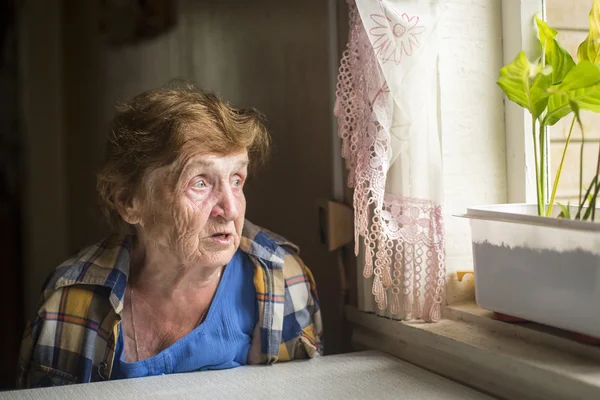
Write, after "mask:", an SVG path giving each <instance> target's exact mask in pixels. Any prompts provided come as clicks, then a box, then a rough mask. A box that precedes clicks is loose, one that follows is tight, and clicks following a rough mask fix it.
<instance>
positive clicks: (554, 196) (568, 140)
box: [546, 116, 600, 217]
mask: <svg viewBox="0 0 600 400" xmlns="http://www.w3.org/2000/svg"><path fill="white" fill-rule="evenodd" d="M574 126H575V116H573V121H571V128H570V129H569V135H568V136H567V141H566V142H565V148H564V149H563V153H562V156H561V158H560V164H558V169H557V170H556V176H555V177H554V184H553V185H552V194H551V195H550V203H549V204H548V211H546V216H547V217H550V216H551V215H552V207H553V206H554V199H555V198H556V191H557V190H558V182H559V180H560V174H561V173H562V168H563V164H564V162H565V156H566V155H567V148H568V147H569V143H570V142H571V135H572V134H573V127H574ZM599 157H600V155H599ZM598 161H599V162H600V158H599V159H598ZM580 196H581V194H580Z"/></svg>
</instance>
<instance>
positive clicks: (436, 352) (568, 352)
mask: <svg viewBox="0 0 600 400" xmlns="http://www.w3.org/2000/svg"><path fill="white" fill-rule="evenodd" d="M490 314H491V313H489V312H487V311H485V310H482V309H480V308H479V307H477V305H475V304H474V303H465V304H461V305H453V306H449V307H447V308H446V309H445V310H444V319H443V320H441V321H440V322H438V323H435V324H427V323H407V322H399V321H394V320H390V319H386V318H382V317H377V316H375V315H374V314H369V313H365V312H362V311H360V310H358V309H356V308H354V307H347V308H346V315H347V318H348V320H349V321H350V322H351V323H352V324H353V328H354V329H353V335H352V341H353V344H354V346H355V347H356V348H357V349H378V350H382V351H385V352H387V353H389V354H392V355H394V356H396V357H398V358H400V359H403V360H406V361H408V362H411V363H413V364H416V365H418V366H421V367H423V368H426V369H428V370H431V371H433V372H435V373H438V374H440V375H442V376H446V377H448V378H451V379H454V380H456V381H458V382H460V383H463V384H465V385H469V386H472V387H475V388H477V389H479V390H482V391H484V392H487V393H489V394H492V395H494V396H498V397H500V398H504V399H522V400H528V399H536V400H537V399H544V400H547V399H557V400H559V399H565V400H566V399H569V400H571V399H599V398H600V347H597V346H589V345H585V344H581V343H577V342H575V341H573V340H571V339H568V338H565V337H563V336H561V332H560V331H556V330H553V329H551V328H542V327H540V326H539V325H535V324H526V325H518V324H509V323H505V322H500V321H496V320H493V319H491V318H490Z"/></svg>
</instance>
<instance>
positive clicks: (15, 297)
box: [0, 0, 23, 390]
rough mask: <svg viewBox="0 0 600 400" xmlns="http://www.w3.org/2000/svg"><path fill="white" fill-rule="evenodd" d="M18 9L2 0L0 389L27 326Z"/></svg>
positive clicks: (11, 376) (6, 384)
mask: <svg viewBox="0 0 600 400" xmlns="http://www.w3.org/2000/svg"><path fill="white" fill-rule="evenodd" d="M15 21H16V9H15V3H14V2H13V1H11V0H4V1H2V2H0V260H1V261H0V265H1V271H2V279H0V304H2V314H3V315H2V319H3V320H4V324H3V327H2V329H0V343H2V356H0V390H1V389H8V388H11V387H13V384H14V381H15V371H16V360H17V352H18V348H19V344H20V335H21V332H22V330H23V318H22V315H23V310H22V297H23V294H22V285H21V271H22V259H21V247H22V246H21V230H20V226H21V218H20V216H21V209H20V198H19V193H20V187H21V182H20V175H21V174H20V173H19V172H20V170H21V154H22V152H21V148H22V143H21V136H20V134H19V110H18V103H19V102H18V100H19V99H18V54H17V34H16V31H17V30H16V24H15Z"/></svg>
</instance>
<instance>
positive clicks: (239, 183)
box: [233, 178, 242, 187]
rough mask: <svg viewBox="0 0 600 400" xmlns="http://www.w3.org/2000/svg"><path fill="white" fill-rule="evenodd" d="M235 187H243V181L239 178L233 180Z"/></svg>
mask: <svg viewBox="0 0 600 400" xmlns="http://www.w3.org/2000/svg"><path fill="white" fill-rule="evenodd" d="M233 186H234V187H240V186H242V180H241V179H239V178H238V179H234V180H233Z"/></svg>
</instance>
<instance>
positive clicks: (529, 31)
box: [502, 0, 549, 203]
mask: <svg viewBox="0 0 600 400" xmlns="http://www.w3.org/2000/svg"><path fill="white" fill-rule="evenodd" d="M545 5H546V4H545V1H544V0H502V53H503V62H504V65H506V64H508V63H510V62H511V61H512V60H513V59H514V57H515V56H516V55H517V54H518V53H519V52H520V51H521V50H523V51H525V54H527V57H528V58H529V59H530V60H531V59H535V58H537V57H539V56H540V52H539V51H540V49H539V46H538V39H537V36H536V30H535V26H534V18H533V17H534V16H535V15H541V16H542V18H543V19H544V20H545V19H546V7H545ZM515 21H518V23H515ZM504 121H505V140H506V181H507V200H508V202H509V203H536V202H537V195H536V184H535V182H536V180H535V159H534V151H533V138H532V137H531V134H530V132H531V124H532V121H531V115H530V114H529V112H528V111H527V110H525V109H523V108H522V107H520V106H519V105H517V104H515V103H513V102H512V101H509V100H508V99H506V98H504ZM546 136H548V135H546ZM546 149H548V146H546ZM546 151H547V150H546ZM548 159H549V157H546V160H548ZM548 167H549V166H548V165H547V166H546V168H548ZM547 170H548V169H547ZM546 187H548V185H546Z"/></svg>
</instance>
